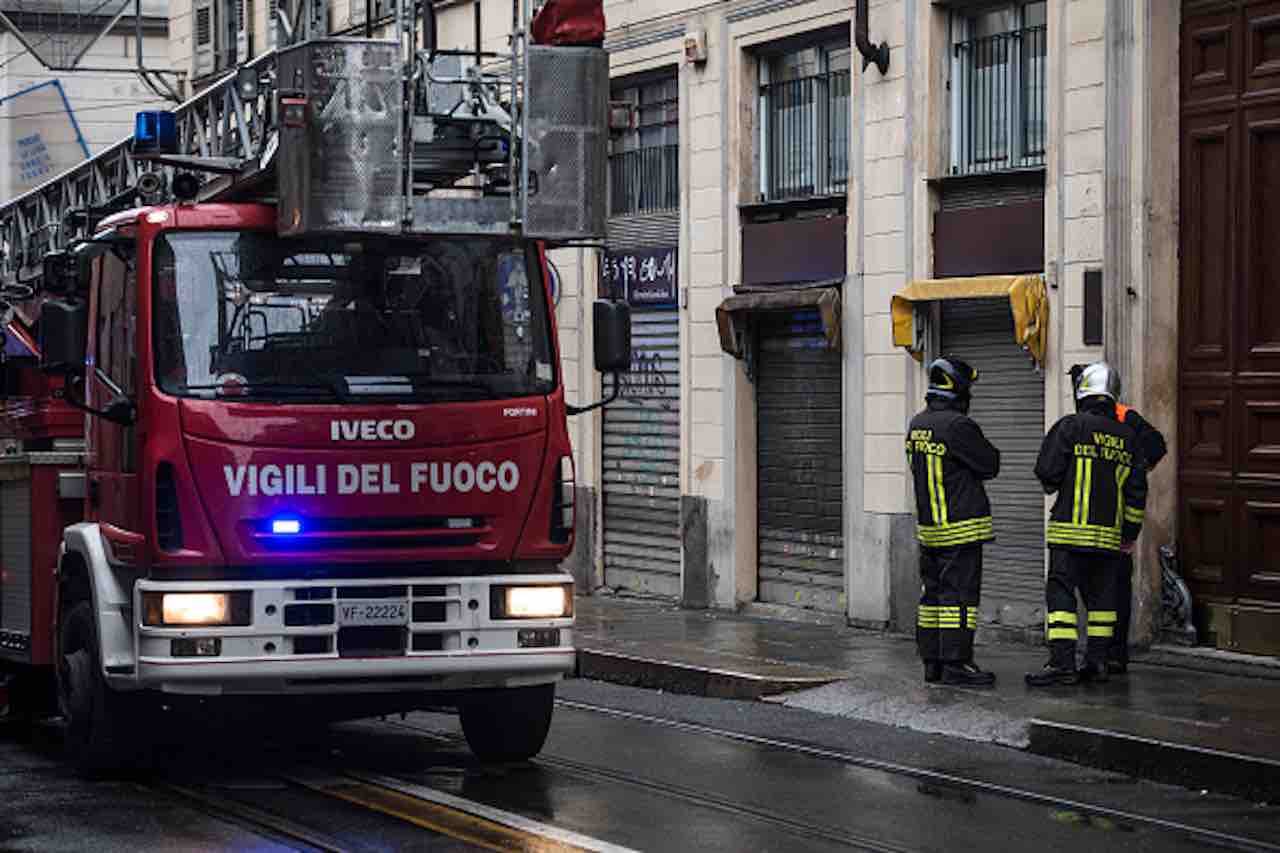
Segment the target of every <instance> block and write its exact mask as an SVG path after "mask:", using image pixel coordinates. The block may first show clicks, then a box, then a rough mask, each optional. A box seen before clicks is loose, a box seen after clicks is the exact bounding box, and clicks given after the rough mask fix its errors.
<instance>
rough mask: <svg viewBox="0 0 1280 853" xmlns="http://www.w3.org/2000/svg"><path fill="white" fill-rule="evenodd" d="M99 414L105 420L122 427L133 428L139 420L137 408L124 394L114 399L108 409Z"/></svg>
mask: <svg viewBox="0 0 1280 853" xmlns="http://www.w3.org/2000/svg"><path fill="white" fill-rule="evenodd" d="M98 414H99V416H100V417H101V418H102V419H103V420H106V421H110V422H111V423H113V424H119V425H120V426H133V425H134V423H136V422H137V420H138V409H137V407H136V406H134V404H133V401H132V400H130V399H129V398H128V397H126V396H124V395H123V394H120V395H117V396H115V397H112V398H111V401H110V402H109V403H107V405H106V408H104V409H103V410H102V411H101V412H99V413H98Z"/></svg>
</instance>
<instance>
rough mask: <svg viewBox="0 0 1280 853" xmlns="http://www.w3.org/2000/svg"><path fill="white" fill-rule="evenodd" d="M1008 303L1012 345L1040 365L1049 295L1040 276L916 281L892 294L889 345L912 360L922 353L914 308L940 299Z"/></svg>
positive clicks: (1046, 335)
mask: <svg viewBox="0 0 1280 853" xmlns="http://www.w3.org/2000/svg"><path fill="white" fill-rule="evenodd" d="M1000 297H1004V298H1006V299H1008V300H1009V308H1010V310H1011V311H1012V312H1013V336H1014V342H1015V343H1016V344H1017V345H1018V346H1020V347H1022V348H1023V349H1024V350H1026V351H1027V353H1028V354H1029V355H1030V356H1031V357H1032V358H1033V359H1034V360H1035V362H1036V364H1038V365H1041V366H1043V365H1044V354H1045V345H1046V344H1047V339H1048V335H1049V294H1048V291H1047V290H1046V289H1045V286H1044V276H1042V275H985V276H977V277H974V278H934V279H919V280H917V281H913V282H911V284H909V285H907V287H906V289H904V290H902V291H901V292H899V293H895V294H894V295H893V300H892V305H891V311H892V315H893V343H894V345H895V346H900V347H906V349H907V350H908V351H909V352H910V353H911V355H912V357H913V358H915V360H916V361H920V360H921V359H922V358H923V357H924V353H923V352H921V351H920V350H918V349H917V348H916V333H915V305H916V303H919V302H934V301H939V300H943V299H981V298H1000Z"/></svg>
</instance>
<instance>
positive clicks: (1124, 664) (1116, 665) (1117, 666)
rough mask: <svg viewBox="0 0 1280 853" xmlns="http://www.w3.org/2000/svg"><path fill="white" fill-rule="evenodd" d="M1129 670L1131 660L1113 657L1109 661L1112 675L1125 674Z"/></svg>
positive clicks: (1108, 666)
mask: <svg viewBox="0 0 1280 853" xmlns="http://www.w3.org/2000/svg"><path fill="white" fill-rule="evenodd" d="M1128 671H1129V662H1128V661H1127V660H1119V659H1118V658H1112V659H1110V660H1108V661H1107V672H1109V673H1110V674H1111V675H1124V674H1125V673H1126V672H1128Z"/></svg>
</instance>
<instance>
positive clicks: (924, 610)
mask: <svg viewBox="0 0 1280 853" xmlns="http://www.w3.org/2000/svg"><path fill="white" fill-rule="evenodd" d="M916 624H917V625H919V626H920V627H921V628H937V627H938V608H937V607H935V606H934V605H932V604H921V605H920V606H919V607H917V608H916Z"/></svg>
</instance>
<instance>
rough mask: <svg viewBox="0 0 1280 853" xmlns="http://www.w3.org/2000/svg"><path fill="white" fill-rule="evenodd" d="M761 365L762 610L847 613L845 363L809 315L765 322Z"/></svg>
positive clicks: (811, 313)
mask: <svg viewBox="0 0 1280 853" xmlns="http://www.w3.org/2000/svg"><path fill="white" fill-rule="evenodd" d="M757 356H758V361H757V368H756V430H757V432H756V435H757V454H758V478H759V481H758V486H757V495H758V497H757V512H758V515H757V524H758V536H759V543H758V562H759V567H760V568H759V571H760V592H759V597H760V600H761V601H764V602H769V603H772V604H788V605H791V606H794V607H806V608H811V609H814V610H825V611H833V612H843V611H844V609H845V596H844V528H843V515H844V513H843V503H842V501H843V493H844V481H843V478H842V476H841V469H842V464H841V461H842V460H841V457H842V453H841V446H842V444H841V438H840V429H841V417H840V415H841V386H842V379H841V371H840V353H839V352H836V351H833V350H831V349H829V348H828V347H827V342H826V339H825V338H824V337H823V334H822V321H821V320H820V319H819V317H818V313H817V312H816V311H808V310H806V311H795V312H785V313H784V312H778V313H770V314H763V315H761V316H760V318H759V349H758V353H757Z"/></svg>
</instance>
